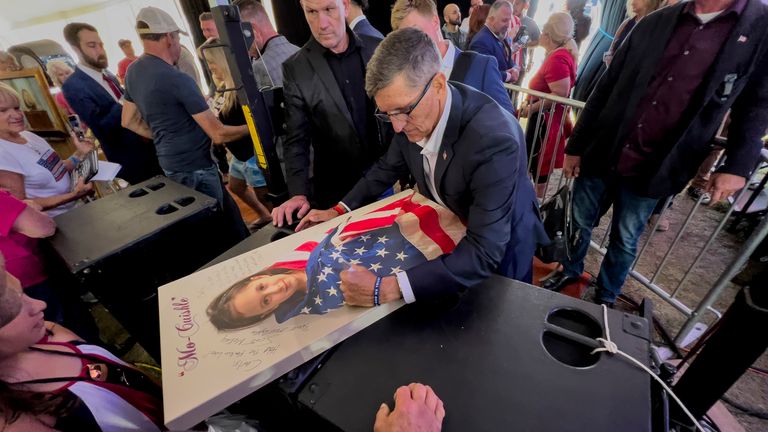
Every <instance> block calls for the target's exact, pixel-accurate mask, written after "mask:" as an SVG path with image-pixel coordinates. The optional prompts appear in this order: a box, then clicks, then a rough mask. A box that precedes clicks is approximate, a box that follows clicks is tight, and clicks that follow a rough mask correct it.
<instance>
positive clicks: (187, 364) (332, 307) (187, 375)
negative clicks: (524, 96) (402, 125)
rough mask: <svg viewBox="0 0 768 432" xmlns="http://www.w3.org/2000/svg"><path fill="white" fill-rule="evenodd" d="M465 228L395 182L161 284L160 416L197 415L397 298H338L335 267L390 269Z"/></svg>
mask: <svg viewBox="0 0 768 432" xmlns="http://www.w3.org/2000/svg"><path fill="white" fill-rule="evenodd" d="M465 233H466V229H465V227H464V225H463V224H462V222H461V221H460V220H459V219H458V218H457V217H456V216H455V215H454V214H453V213H451V212H450V211H449V210H447V209H445V208H443V207H441V206H440V205H438V204H436V203H434V202H432V201H429V200H428V199H426V198H425V197H423V196H421V195H419V194H417V193H414V192H413V191H404V192H401V193H399V194H397V195H395V196H392V197H389V198H386V199H384V200H381V201H379V202H377V203H374V204H371V205H368V206H365V207H363V208H360V209H358V210H356V211H353V212H351V213H348V214H345V215H343V216H339V217H337V218H335V219H333V220H330V221H328V222H325V223H323V224H320V225H318V226H315V227H312V228H310V229H307V230H304V231H302V232H300V233H298V234H295V235H292V236H289V237H286V238H284V239H281V240H279V241H276V242H274V243H270V244H268V245H265V246H263V247H261V248H258V249H255V250H252V251H250V252H247V253H245V254H242V255H240V256H238V257H235V258H232V259H230V260H228V261H225V262H223V263H220V264H218V265H215V266H212V267H210V268H208V269H205V270H202V271H200V272H197V273H194V274H192V275H190V276H187V277H185V278H183V279H180V280H178V281H175V282H172V283H170V284H167V285H165V286H163V287H161V288H160V289H159V291H158V300H159V307H160V326H161V328H160V335H161V352H162V364H163V399H164V411H165V422H166V425H167V426H168V427H169V428H170V429H184V428H189V427H191V426H193V425H195V424H197V423H199V422H200V421H202V420H204V419H206V418H207V417H209V416H211V415H213V414H216V413H217V412H219V411H220V410H222V409H224V408H226V407H227V406H229V405H231V404H232V403H234V402H237V401H238V400H240V399H241V398H243V397H245V396H247V395H248V394H250V393H251V392H253V391H256V390H258V389H259V388H261V387H262V386H264V385H266V384H268V383H270V382H272V381H273V380H275V379H276V378H278V377H280V376H281V375H283V374H285V373H287V372H288V371H290V370H292V369H294V368H296V367H298V366H300V365H301V364H302V363H304V362H305V361H307V360H309V359H311V358H313V357H315V356H316V355H318V354H320V353H322V352H323V351H325V350H327V349H329V348H331V347H332V346H334V345H335V344H337V343H339V342H341V341H343V340H344V339H346V338H348V337H349V336H352V335H353V334H355V333H357V332H358V331H360V330H362V329H364V328H365V327H367V326H369V325H371V324H372V323H374V322H376V321H377V320H379V319H381V318H383V317H385V316H386V315H388V314H389V313H391V312H393V311H394V310H396V309H397V308H399V307H400V306H402V304H403V303H402V301H398V302H393V303H388V304H385V305H382V306H378V307H371V308H364V307H352V306H348V305H346V304H345V302H344V297H343V293H342V290H341V274H342V273H343V272H345V271H349V270H350V269H351V268H357V267H356V266H360V267H364V268H366V269H367V270H369V271H371V272H373V273H374V274H376V275H377V276H381V277H384V276H390V275H394V274H396V273H398V272H401V271H405V270H407V269H409V268H412V267H414V266H417V265H419V264H421V263H423V262H426V261H429V260H433V259H436V258H438V257H440V256H442V255H444V254H448V253H451V252H452V251H453V249H454V248H455V246H456V244H458V242H459V241H460V240H461V239H462V238H463V237H464V235H465Z"/></svg>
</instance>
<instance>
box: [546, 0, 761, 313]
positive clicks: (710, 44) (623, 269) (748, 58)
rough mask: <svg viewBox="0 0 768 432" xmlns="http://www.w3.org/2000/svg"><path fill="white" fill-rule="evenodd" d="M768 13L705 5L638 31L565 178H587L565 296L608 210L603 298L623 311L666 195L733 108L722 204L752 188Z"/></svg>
mask: <svg viewBox="0 0 768 432" xmlns="http://www.w3.org/2000/svg"><path fill="white" fill-rule="evenodd" d="M766 51H768V6H766V5H765V4H764V3H763V2H761V1H754V0H694V1H691V2H684V3H681V4H678V5H675V6H671V7H667V8H664V9H661V10H659V11H657V12H655V13H653V14H651V15H649V16H647V17H646V18H643V20H642V21H640V22H639V23H638V24H637V27H635V29H634V30H633V31H632V33H631V34H630V36H629V37H628V38H627V40H626V41H625V42H624V43H623V44H622V45H621V47H620V48H619V50H618V51H617V52H616V56H615V57H614V59H613V61H612V62H611V66H610V68H609V69H608V70H607V71H606V72H605V74H604V75H603V76H602V78H601V79H600V82H599V83H598V85H597V87H596V88H595V90H594V92H593V93H592V95H591V96H590V98H589V99H588V101H587V105H586V107H585V109H584V111H583V112H582V113H581V115H580V117H579V120H578V123H577V125H576V128H575V130H574V133H573V135H572V136H571V138H570V140H569V142H568V146H567V147H566V150H565V153H566V159H565V164H564V168H563V171H564V173H565V175H566V176H568V177H571V176H575V177H578V178H577V179H576V181H575V184H574V195H573V197H574V198H573V216H574V222H575V225H576V228H577V229H578V234H579V238H578V240H577V246H576V251H575V254H573V255H572V258H571V260H569V261H568V262H564V263H563V267H564V272H563V273H561V274H558V275H556V276H554V277H553V278H551V279H550V280H549V281H547V283H546V284H545V286H546V287H548V288H551V289H555V290H557V289H562V288H563V287H565V286H566V285H568V284H569V283H571V282H574V281H575V278H578V277H579V276H580V275H581V273H582V272H583V270H584V257H585V255H586V253H587V248H588V246H589V242H590V237H591V231H592V227H593V226H594V223H595V222H596V221H597V219H598V218H599V216H600V208H601V207H602V208H606V207H607V206H608V205H610V204H613V226H612V228H611V240H610V243H609V245H608V252H607V253H606V256H605V259H604V261H603V264H602V267H601V269H600V275H599V276H598V279H597V291H596V295H595V301H596V302H597V303H605V304H609V305H612V304H613V302H614V301H615V300H616V297H617V296H618V295H619V294H620V293H621V288H622V285H623V284H624V280H625V279H626V276H627V273H628V272H629V268H630V266H631V265H632V262H633V261H634V259H635V253H636V248H637V241H638V238H639V237H640V235H641V234H642V231H643V227H644V226H645V223H646V221H647V219H648V217H649V216H650V215H651V212H652V211H653V208H654V207H655V206H656V203H657V202H658V200H659V199H660V198H662V197H666V196H669V195H673V194H676V193H678V192H680V191H681V190H682V189H683V188H684V187H685V185H686V184H687V183H688V181H690V179H691V178H692V177H693V176H694V175H695V174H696V171H697V169H698V167H699V165H701V163H702V162H703V160H704V159H705V158H706V157H707V155H709V152H710V146H709V143H710V142H711V140H712V138H713V137H714V135H715V133H716V132H717V128H718V127H719V125H720V123H721V121H722V119H723V117H724V116H725V114H726V112H727V111H728V109H729V108H730V109H731V119H732V123H731V130H730V134H729V136H728V144H727V146H726V148H727V150H726V155H727V159H726V161H725V164H724V165H723V166H722V167H720V168H719V169H718V170H717V172H716V173H715V174H714V175H713V176H712V178H711V179H710V183H709V188H708V189H709V191H710V192H711V195H712V202H713V203H714V202H717V201H719V200H721V199H724V198H727V197H728V196H730V195H732V194H733V193H734V192H736V191H738V190H739V189H741V188H743V187H744V184H745V182H746V179H747V178H749V176H750V174H751V172H752V171H753V170H754V168H755V165H756V163H757V160H758V157H759V154H760V149H761V147H762V146H761V142H760V137H761V135H762V134H763V133H764V131H765V127H766V124H768V55H766V54H767V53H766Z"/></svg>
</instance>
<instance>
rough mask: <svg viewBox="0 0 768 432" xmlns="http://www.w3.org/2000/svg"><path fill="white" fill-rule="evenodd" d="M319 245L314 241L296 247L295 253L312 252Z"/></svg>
mask: <svg viewBox="0 0 768 432" xmlns="http://www.w3.org/2000/svg"><path fill="white" fill-rule="evenodd" d="M318 244H319V243H318V242H316V241H310V242H306V243H304V244H302V245H301V246H299V247H297V248H296V249H295V251H296V252H312V250H313V249H315V248H316V247H317V245H318Z"/></svg>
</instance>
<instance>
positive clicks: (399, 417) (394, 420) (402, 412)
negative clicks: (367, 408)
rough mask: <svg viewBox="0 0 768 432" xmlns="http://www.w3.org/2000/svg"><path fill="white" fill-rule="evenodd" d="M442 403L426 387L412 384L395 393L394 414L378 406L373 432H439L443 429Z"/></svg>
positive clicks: (443, 410) (383, 406) (384, 405)
mask: <svg viewBox="0 0 768 432" xmlns="http://www.w3.org/2000/svg"><path fill="white" fill-rule="evenodd" d="M443 418H445V408H444V407H443V401H441V400H440V398H439V397H437V395H436V394H435V392H434V391H433V390H432V388H430V387H429V386H425V385H423V384H418V383H412V384H409V385H408V387H405V386H403V387H400V388H398V389H397V391H396V392H395V410H394V411H392V412H390V411H389V407H388V406H387V404H381V407H379V411H378V412H377V413H376V424H375V425H374V426H373V430H374V432H439V431H440V430H441V429H442V427H443Z"/></svg>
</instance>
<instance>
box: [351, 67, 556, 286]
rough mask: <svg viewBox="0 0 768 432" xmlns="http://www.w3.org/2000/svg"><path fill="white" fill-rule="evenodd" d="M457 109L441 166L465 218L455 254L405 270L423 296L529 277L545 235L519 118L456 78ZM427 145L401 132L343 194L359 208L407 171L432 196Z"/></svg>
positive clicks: (450, 199)
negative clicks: (426, 170) (490, 279)
mask: <svg viewBox="0 0 768 432" xmlns="http://www.w3.org/2000/svg"><path fill="white" fill-rule="evenodd" d="M449 88H450V91H451V94H452V101H451V111H450V114H449V117H448V124H447V126H446V130H445V134H444V135H443V142H442V144H441V145H440V150H439V155H438V158H437V164H436V166H435V183H436V189H437V192H438V194H440V198H441V199H442V201H443V202H444V203H445V205H446V206H447V207H448V208H449V209H450V210H451V211H452V212H454V213H455V214H456V215H457V216H459V217H460V218H461V219H462V220H463V221H464V222H465V223H466V224H467V235H466V237H465V238H464V239H462V240H461V241H460V242H459V244H458V245H457V246H456V249H455V250H454V251H453V253H451V254H449V255H444V256H442V257H440V258H438V259H435V260H433V261H429V262H426V263H424V264H421V265H418V266H416V267H414V268H412V269H410V270H408V271H407V272H406V274H407V275H408V280H409V281H410V283H411V287H412V288H413V292H414V294H415V296H416V299H417V300H424V299H429V298H434V297H438V296H441V295H445V294H451V293H455V292H457V291H460V290H462V289H463V288H464V287H469V286H472V285H475V284H477V283H479V282H481V281H483V280H484V279H486V278H487V277H488V276H490V275H491V274H492V273H494V272H495V273H498V274H501V275H503V276H507V277H511V278H514V279H518V280H522V281H524V282H530V281H531V276H532V274H531V272H532V262H533V254H534V250H535V249H536V245H537V243H539V242H546V241H547V238H546V234H545V233H544V229H543V226H542V224H541V221H540V219H539V216H538V204H537V201H536V197H535V195H534V192H533V186H532V185H531V181H530V180H529V179H528V174H527V170H526V163H527V157H526V151H525V136H524V134H523V131H522V129H521V128H520V125H519V124H518V123H517V120H516V119H515V118H514V117H512V115H511V114H509V113H508V112H506V111H504V110H503V109H502V108H501V107H500V106H499V105H498V104H497V103H495V102H494V101H493V100H492V99H491V98H490V97H488V96H487V95H485V94H483V93H480V92H479V91H477V90H474V89H472V88H471V87H468V86H465V85H463V84H459V83H453V82H452V83H450V84H449ZM421 150H422V149H421V147H419V146H418V145H416V144H414V143H412V142H410V141H408V138H407V137H406V136H405V134H403V133H399V134H397V135H395V138H394V139H393V140H392V144H391V145H390V146H389V150H388V151H387V154H386V155H384V156H383V157H382V158H381V159H380V160H379V161H378V162H377V163H376V164H375V165H374V166H373V168H371V170H370V171H368V172H367V173H366V174H365V176H364V177H363V179H361V180H360V181H359V182H358V183H357V185H355V187H354V188H353V189H352V190H351V191H350V192H349V193H348V194H347V196H346V197H344V199H343V200H342V201H343V202H344V204H346V205H347V206H349V207H350V208H353V209H354V208H358V207H360V206H361V205H362V204H364V203H366V202H368V200H369V199H370V198H371V197H376V196H379V195H381V193H382V192H384V191H385V190H386V189H387V188H389V187H391V186H392V184H393V183H394V182H395V181H397V179H399V178H401V177H402V176H403V175H404V174H408V173H410V174H412V175H413V176H414V177H415V178H416V183H417V184H418V186H419V191H420V192H421V193H422V194H424V195H425V196H427V197H429V198H430V199H433V200H434V197H433V196H432V195H431V194H430V192H429V188H428V187H427V183H426V177H425V175H424V162H423V161H424V156H422V154H421Z"/></svg>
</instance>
